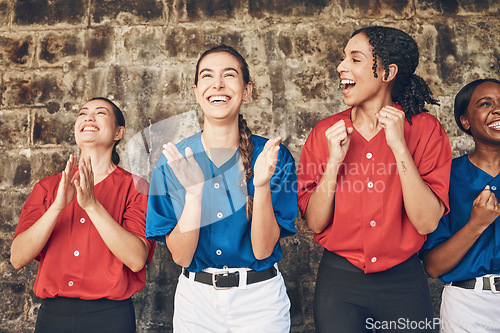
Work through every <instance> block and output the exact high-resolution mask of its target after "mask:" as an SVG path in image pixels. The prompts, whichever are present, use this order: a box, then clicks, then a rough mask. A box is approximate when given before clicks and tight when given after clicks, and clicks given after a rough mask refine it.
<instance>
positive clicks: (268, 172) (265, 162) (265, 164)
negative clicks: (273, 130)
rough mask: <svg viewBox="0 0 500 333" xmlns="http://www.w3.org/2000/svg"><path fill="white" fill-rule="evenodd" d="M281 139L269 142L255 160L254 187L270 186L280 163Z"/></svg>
mask: <svg viewBox="0 0 500 333" xmlns="http://www.w3.org/2000/svg"><path fill="white" fill-rule="evenodd" d="M280 141H281V137H279V136H278V137H277V138H274V139H269V140H267V142H266V144H265V145H264V149H263V150H262V152H261V153H260V154H259V156H258V157H257V159H256V160H255V165H254V171H253V172H254V177H253V185H254V186H255V187H259V186H268V185H269V181H270V180H271V177H272V175H273V174H274V170H275V169H276V162H277V161H278V152H279V150H280Z"/></svg>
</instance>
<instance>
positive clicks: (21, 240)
mask: <svg viewBox="0 0 500 333" xmlns="http://www.w3.org/2000/svg"><path fill="white" fill-rule="evenodd" d="M60 213H61V210H59V209H56V208H55V207H54V206H50V207H49V209H47V211H46V212H45V213H44V214H43V215H42V217H40V219H38V221H36V222H35V223H34V224H33V225H32V226H31V227H30V228H29V229H27V230H26V231H24V232H22V233H20V234H19V235H18V236H17V237H16V238H15V239H14V240H13V241H12V246H11V248H10V262H11V263H12V266H14V268H16V269H21V268H23V267H25V266H26V265H28V264H29V263H30V262H31V261H32V260H33V259H35V257H36V256H37V255H38V254H39V253H40V252H41V251H42V249H43V248H44V246H45V244H46V243H47V241H48V239H49V237H50V235H51V234H52V230H54V226H55V225H56V222H57V218H58V217H59V214H60Z"/></svg>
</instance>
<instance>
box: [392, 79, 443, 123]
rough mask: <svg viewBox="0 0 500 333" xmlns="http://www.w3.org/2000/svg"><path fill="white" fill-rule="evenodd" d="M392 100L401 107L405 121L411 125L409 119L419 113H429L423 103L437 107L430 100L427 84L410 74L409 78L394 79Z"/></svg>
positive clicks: (430, 93) (429, 90)
mask: <svg viewBox="0 0 500 333" xmlns="http://www.w3.org/2000/svg"><path fill="white" fill-rule="evenodd" d="M391 94H392V99H393V101H394V102H396V103H398V104H399V105H401V106H402V107H403V110H404V112H405V116H406V119H407V120H408V122H409V123H410V124H411V117H412V116H413V115H415V114H419V113H421V112H429V111H428V110H427V109H426V108H425V103H428V104H435V105H439V103H438V101H437V100H435V99H434V98H432V92H431V89H430V88H429V86H428V85H427V82H425V81H424V79H422V78H421V77H420V76H418V75H416V74H411V75H410V76H409V77H406V78H400V77H398V76H397V77H396V80H395V81H394V84H393V87H392V91H391Z"/></svg>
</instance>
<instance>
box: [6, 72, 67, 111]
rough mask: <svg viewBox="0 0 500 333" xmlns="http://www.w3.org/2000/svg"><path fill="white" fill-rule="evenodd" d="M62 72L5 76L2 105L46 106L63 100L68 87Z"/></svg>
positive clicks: (12, 73)
mask: <svg viewBox="0 0 500 333" xmlns="http://www.w3.org/2000/svg"><path fill="white" fill-rule="evenodd" d="M63 78H64V76H63V75H62V73H60V72H45V73H43V72H42V73H40V72H7V73H6V74H5V75H4V89H5V91H4V93H3V96H2V97H3V98H2V105H3V106H6V107H10V106H22V105H44V103H47V102H49V101H50V100H61V99H62V98H63V96H64V92H65V90H66V86H65V84H64V81H63Z"/></svg>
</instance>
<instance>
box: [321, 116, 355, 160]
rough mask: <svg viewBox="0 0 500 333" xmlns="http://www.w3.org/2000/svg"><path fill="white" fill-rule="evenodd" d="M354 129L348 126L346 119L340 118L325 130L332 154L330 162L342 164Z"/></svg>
mask: <svg viewBox="0 0 500 333" xmlns="http://www.w3.org/2000/svg"><path fill="white" fill-rule="evenodd" d="M353 131H354V129H353V128H352V127H347V126H346V123H345V121H344V120H340V121H338V122H336V123H335V124H334V125H332V126H331V127H330V128H328V129H327V130H326V131H325V136H326V140H327V142H328V151H329V153H330V156H329V158H328V162H329V163H330V162H331V163H334V164H337V165H340V164H341V163H342V162H343V161H344V158H345V156H346V154H347V150H348V149H349V143H350V142H351V135H352V132H353Z"/></svg>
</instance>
